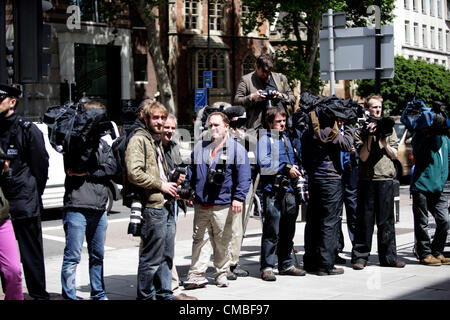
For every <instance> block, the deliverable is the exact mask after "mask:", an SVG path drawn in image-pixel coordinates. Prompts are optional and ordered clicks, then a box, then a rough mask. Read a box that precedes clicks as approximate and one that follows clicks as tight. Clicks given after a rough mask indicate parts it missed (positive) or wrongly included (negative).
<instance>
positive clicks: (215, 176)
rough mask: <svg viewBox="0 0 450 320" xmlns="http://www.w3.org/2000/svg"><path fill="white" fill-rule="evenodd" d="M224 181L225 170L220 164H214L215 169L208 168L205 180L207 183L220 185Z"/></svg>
mask: <svg viewBox="0 0 450 320" xmlns="http://www.w3.org/2000/svg"><path fill="white" fill-rule="evenodd" d="M224 181H225V172H224V168H223V167H222V166H219V165H218V166H216V169H212V168H211V169H209V172H208V176H207V177H206V182H207V183H209V184H214V185H217V186H221V185H222V184H223V182H224Z"/></svg>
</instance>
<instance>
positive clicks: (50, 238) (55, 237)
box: [42, 234, 115, 251]
mask: <svg viewBox="0 0 450 320" xmlns="http://www.w3.org/2000/svg"><path fill="white" fill-rule="evenodd" d="M42 238H44V239H47V240H53V241H58V242H63V243H66V238H65V237H58V236H51V235H49V234H43V235H42ZM83 247H85V248H87V243H86V242H83ZM108 250H115V248H113V247H108V246H105V251H108Z"/></svg>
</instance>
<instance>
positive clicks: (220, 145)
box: [209, 139, 227, 169]
mask: <svg viewBox="0 0 450 320" xmlns="http://www.w3.org/2000/svg"><path fill="white" fill-rule="evenodd" d="M226 141H227V139H224V140H223V141H222V142H221V143H220V144H219V145H218V146H217V147H215V148H214V150H213V151H212V152H211V155H210V157H211V163H210V165H209V168H210V169H211V167H212V166H213V163H214V158H215V157H216V153H217V151H219V150H220V149H221V148H222V147H223V145H224V144H225V142H226ZM225 150H226V147H223V153H225Z"/></svg>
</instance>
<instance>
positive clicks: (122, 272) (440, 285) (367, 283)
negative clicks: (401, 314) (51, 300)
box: [45, 197, 450, 301]
mask: <svg viewBox="0 0 450 320" xmlns="http://www.w3.org/2000/svg"><path fill="white" fill-rule="evenodd" d="M401 201H402V206H401V209H400V221H399V222H398V223H397V224H396V237H397V250H398V255H399V257H400V258H402V259H404V260H405V261H406V263H407V265H406V267H405V268H403V269H395V268H386V267H380V266H379V265H378V256H377V253H376V245H377V241H376V232H375V233H374V239H373V248H372V256H371V257H370V260H369V265H368V266H367V267H366V268H365V269H364V270H362V271H355V270H353V269H352V267H351V264H350V250H351V244H350V240H349V238H348V233H347V228H346V225H345V220H344V224H343V230H344V237H345V248H344V253H343V254H341V256H342V257H344V258H346V259H347V264H346V265H345V266H343V268H344V270H345V273H344V274H343V275H339V276H325V277H319V276H316V275H312V274H307V275H306V276H305V277H290V276H277V281H275V282H265V281H262V280H261V279H260V273H259V250H260V241H261V227H260V224H258V223H251V226H252V228H251V229H249V230H247V233H246V238H245V239H244V242H243V246H242V251H241V260H240V264H241V265H242V266H243V268H244V269H247V270H249V271H250V276H249V277H246V278H238V279H237V280H236V281H230V286H229V287H228V288H217V287H216V286H215V284H214V279H213V277H212V274H213V269H212V268H209V269H208V273H207V277H208V279H209V280H210V284H209V285H207V286H206V287H205V288H202V289H196V290H190V291H185V290H184V289H182V292H185V293H186V294H188V295H192V296H195V297H197V298H199V299H201V300H225V301H226V300H235V301H236V300H410V299H412V300H416V299H421V300H422V299H424V300H450V266H440V267H426V266H422V265H419V264H418V261H417V259H416V258H415V256H414V255H413V245H414V233H413V218H412V212H411V206H410V200H409V199H408V198H407V197H404V199H402V200H401ZM408 201H409V203H408ZM252 219H253V218H252ZM430 220H431V221H430V223H433V220H432V219H430ZM249 225H250V224H249ZM304 228H305V223H304V222H300V221H298V222H297V225H296V235H295V239H294V244H295V248H296V249H298V250H300V252H299V253H298V254H296V258H297V260H298V263H300V264H302V259H303V253H304V249H303V243H304V240H303V239H304V238H303V236H304ZM191 248H192V241H191V240H183V241H177V243H176V247H175V255H176V258H175V264H176V266H177V270H178V273H179V276H180V279H181V280H185V279H186V275H187V271H188V269H189V265H190V258H191ZM83 252H84V251H83ZM448 253H449V248H448V247H447V248H446V252H445V255H447V256H448ZM45 263H46V273H47V289H48V292H50V293H51V294H59V293H60V292H61V283H60V272H61V264H62V257H53V258H49V259H46V261H45ZM104 265H105V271H104V274H105V285H106V290H107V295H108V298H109V299H110V300H135V298H136V272H137V267H138V247H134V248H127V249H117V250H109V251H106V252H105V263H104ZM339 267H340V266H339ZM87 270H88V256H87V255H86V253H83V257H82V259H81V263H80V265H79V266H78V269H77V287H78V296H79V297H81V298H83V299H89V290H90V288H89V274H88V272H87Z"/></svg>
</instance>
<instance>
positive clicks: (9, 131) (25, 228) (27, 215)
mask: <svg viewBox="0 0 450 320" xmlns="http://www.w3.org/2000/svg"><path fill="white" fill-rule="evenodd" d="M19 96H20V90H19V89H17V88H15V87H12V86H9V85H6V84H0V147H1V148H2V149H3V150H5V152H6V153H7V154H8V155H10V156H13V157H14V159H13V160H11V164H10V168H11V171H12V174H11V175H10V176H8V177H4V178H3V179H4V180H3V181H2V185H3V186H4V188H3V191H4V193H5V197H6V198H7V199H8V201H9V205H10V214H11V220H12V222H13V226H14V232H15V234H16V238H17V241H18V243H19V249H20V259H21V262H22V265H23V269H24V275H25V282H26V284H27V289H28V293H29V295H30V296H31V297H32V298H34V299H45V300H47V299H49V294H48V293H47V291H46V289H45V264H44V251H43V246H42V229H41V212H42V210H43V207H42V199H41V196H42V193H43V192H44V189H45V185H46V183H47V176H48V154H47V151H46V150H45V143H44V138H43V135H42V132H41V131H40V130H39V129H38V128H37V127H36V126H35V125H34V124H32V123H31V122H28V121H25V120H23V119H22V117H21V116H19V115H18V114H17V113H15V108H16V106H17V102H18V100H17V99H18V97H19Z"/></svg>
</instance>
